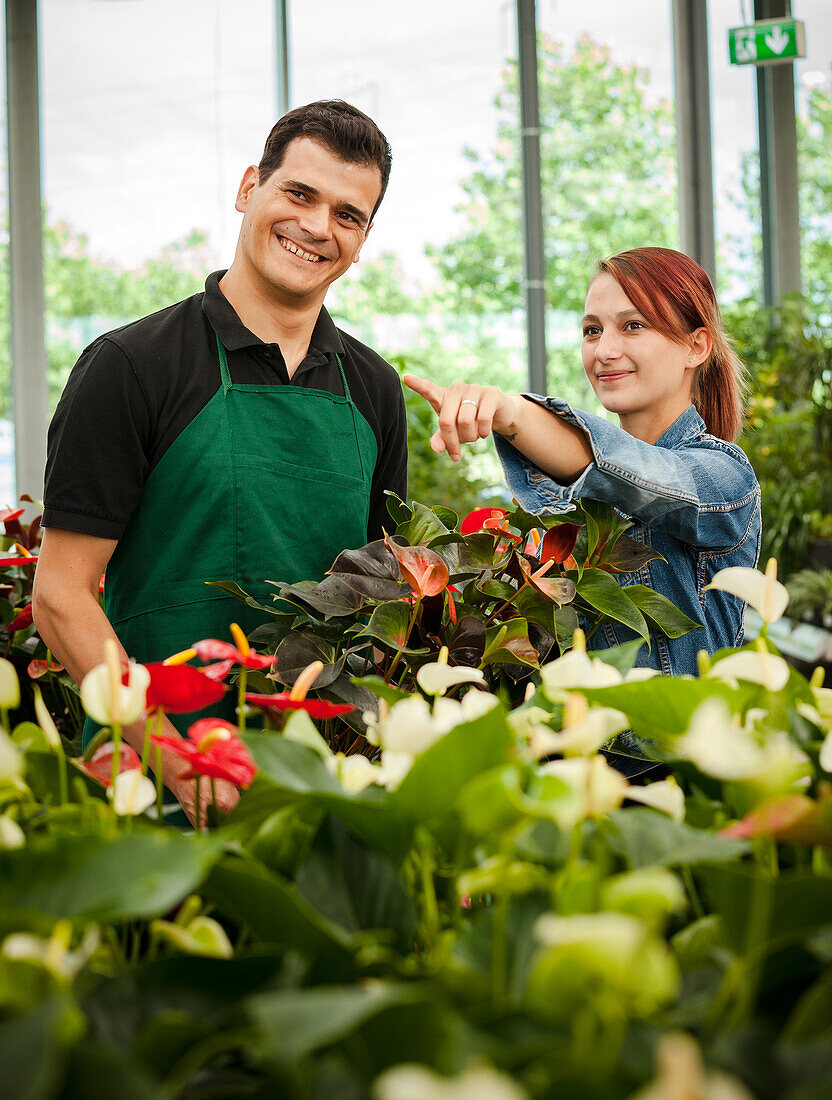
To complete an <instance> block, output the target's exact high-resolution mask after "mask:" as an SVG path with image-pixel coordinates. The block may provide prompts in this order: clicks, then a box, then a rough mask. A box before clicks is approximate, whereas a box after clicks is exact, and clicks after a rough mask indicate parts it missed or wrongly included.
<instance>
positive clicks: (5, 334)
mask: <svg viewBox="0 0 832 1100" xmlns="http://www.w3.org/2000/svg"><path fill="white" fill-rule="evenodd" d="M0 43H2V50H0V87H3V88H5V86H6V11H5V5H4V6H3V8H2V10H0ZM8 148H9V147H8V142H7V140H6V97H5V96H3V102H2V104H0V158H2V162H1V166H2V173H3V174H2V177H0V178H2V181H3V184H2V187H0V225H2V236H0V246H1V247H2V250H3V262H2V264H0V506H5V505H11V504H12V503H14V488H15V486H14V425H13V422H12V415H13V411H12V382H11V364H12V349H11V329H10V326H9V305H10V303H9V260H8V253H9V196H8V191H7V187H8V179H9V175H8V168H7V164H6V157H7V156H8Z"/></svg>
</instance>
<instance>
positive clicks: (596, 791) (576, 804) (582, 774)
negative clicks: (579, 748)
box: [538, 756, 629, 824]
mask: <svg viewBox="0 0 832 1100" xmlns="http://www.w3.org/2000/svg"><path fill="white" fill-rule="evenodd" d="M538 772H539V774H540V775H553V776H555V778H556V779H560V780H561V781H562V782H563V783H566V784H567V786H568V787H569V788H570V789H571V792H572V797H571V799H568V800H564V801H563V803H559V804H558V814H559V816H560V818H561V820H562V823H563V824H569V823H571V824H574V823H576V822H578V821H583V820H584V819H586V818H588V817H596V816H599V815H601V814H608V813H610V812H611V811H612V810H615V809H617V808H618V807H619V806H620V805H621V803H622V801H623V800H624V799H625V798H626V797H627V791H628V788H629V784H628V783H627V780H626V779H625V778H624V776H623V775H622V774H621V773H620V772H618V771H616V770H615V768H611V767H610V765H609V764H608V763H607V762H606V760H605V759H604V757H603V756H594V757H592V759H587V758H586V757H583V756H574V757H571V758H569V759H565V760H551V761H549V763H548V764H543V765H542V766H541V767H540V768H539V769H538Z"/></svg>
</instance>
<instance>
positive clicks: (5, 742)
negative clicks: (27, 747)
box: [0, 729, 25, 782]
mask: <svg viewBox="0 0 832 1100" xmlns="http://www.w3.org/2000/svg"><path fill="white" fill-rule="evenodd" d="M24 766H25V759H24V756H23V753H22V752H21V751H20V749H19V748H18V746H17V745H16V744H15V743H14V741H12V739H11V737H9V735H8V734H7V733H6V731H5V730H4V729H0V782H2V781H3V780H11V781H14V780H16V779H20V777H21V776H22V775H23V769H24Z"/></svg>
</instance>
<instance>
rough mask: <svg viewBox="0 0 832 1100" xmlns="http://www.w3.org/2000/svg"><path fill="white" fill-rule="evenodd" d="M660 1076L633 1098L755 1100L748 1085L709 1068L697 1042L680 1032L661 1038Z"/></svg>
mask: <svg viewBox="0 0 832 1100" xmlns="http://www.w3.org/2000/svg"><path fill="white" fill-rule="evenodd" d="M656 1061H657V1063H658V1075H657V1076H656V1078H655V1080H654V1081H651V1082H650V1084H648V1085H646V1086H645V1087H644V1088H642V1089H639V1090H638V1092H635V1093H633V1094H632V1096H631V1097H630V1100H687V1098H688V1097H690V1098H691V1100H754V1097H753V1096H752V1094H751V1093H750V1092H749V1091H748V1089H747V1088H746V1087H745V1085H744V1084H743V1083H742V1082H741V1081H739V1080H738V1079H737V1078H736V1077H731V1076H730V1075H729V1074H727V1073H723V1072H722V1071H721V1070H708V1069H706V1068H705V1065H704V1063H703V1061H702V1055H701V1054H700V1053H699V1047H698V1046H697V1045H696V1041H695V1040H694V1039H693V1038H692V1037H691V1036H690V1035H688V1034H687V1032H683V1031H676V1032H672V1033H671V1034H669V1035H665V1036H663V1037H662V1039H660V1040H659V1044H658V1048H657V1051H656Z"/></svg>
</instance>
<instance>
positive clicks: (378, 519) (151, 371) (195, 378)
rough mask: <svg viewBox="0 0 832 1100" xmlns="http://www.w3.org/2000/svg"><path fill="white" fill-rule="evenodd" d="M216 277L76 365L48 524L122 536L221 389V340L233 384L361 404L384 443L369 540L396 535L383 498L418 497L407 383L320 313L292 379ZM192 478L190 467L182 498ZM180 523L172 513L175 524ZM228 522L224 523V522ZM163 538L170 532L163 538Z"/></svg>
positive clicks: (52, 433) (59, 419)
mask: <svg viewBox="0 0 832 1100" xmlns="http://www.w3.org/2000/svg"><path fill="white" fill-rule="evenodd" d="M224 274H225V273H224V272H222V271H219V272H214V273H213V274H212V275H209V276H208V278H207V280H206V282H205V292H204V293H202V294H194V295H193V297H191V298H186V299H185V301H184V302H177V303H176V305H172V306H168V307H167V308H166V309H162V310H160V311H159V312H158V313H153V314H151V315H150V316H149V317H142V318H141V319H140V320H138V321H134V322H132V323H131V324H129V325H125V326H124V327H123V328H119V329H115V330H114V331H113V332H108V333H105V334H104V335H103V336H99V337H98V339H97V340H95V341H93V343H92V344H90V346H89V347H88V348H86V350H85V351H84V352H83V353H82V355H81V357H80V358H79V360H78V362H77V363H76V364H75V366H74V367H73V369H72V372H71V374H70V376H69V379H68V381H67V384H66V388H65V390H64V392H63V395H62V397H61V400H60V402H59V404H58V408H57V409H56V411H55V415H54V417H53V418H52V423H51V425H50V427H49V442H48V455H47V461H46V488H45V493H44V500H45V508H44V513H43V525H44V526H45V527H60V528H62V529H64V530H67V531H80V532H81V533H83V534H87V535H96V536H98V537H99V538H106V539H119V538H121V536H122V534H123V533H124V530H125V528H126V526H127V523H128V521H129V520H130V517H131V516H132V514H133V511H134V510H135V508H136V506H137V504H138V503H139V499H140V497H141V495H142V490H143V488H144V484H145V482H146V481H147V478H148V476H149V475H150V473H151V471H152V470H153V469H154V467H155V466H156V464H157V462H159V460H160V459H161V457H162V456H163V455H164V454H165V452H166V451H167V449H168V447H170V445H171V444H172V443H173V441H174V440H175V439H176V438H177V437H178V436H179V435H180V433H181V432H182V431H183V430H184V429H185V428H186V427H187V426H188V424H190V422H191V421H192V420H193V418H194V417H195V416H196V415H197V414H198V413H199V412H200V410H201V409H202V408H204V406H205V405H206V404H207V403H208V402H209V401H210V400H211V398H212V397H213V396H214V394H215V393H216V392H217V389H218V388H219V385H220V367H219V359H218V356H217V344H216V338H215V333H216V335H218V336H219V338H220V340H221V341H222V343H223V346H224V347H225V349H226V352H227V355H228V368H229V371H230V374H231V380H232V382H237V383H240V384H261V385H262V384H263V383H265V384H268V385H284V386H306V387H308V388H311V389H319V390H326V391H328V392H330V393H335V394H339V395H341V394H343V392H344V387H343V383H342V381H341V375H340V372H339V370H338V361H337V359H336V356H340V358H341V363H342V365H343V368H344V374H345V376H346V379H347V384H348V385H349V388H350V394H351V396H352V399H353V401H354V402H355V405H356V407H357V409H358V411H359V412H360V413H361V415H362V416H364V417H365V419H366V420H367V422H368V424H369V425H370V427H371V428H372V429H373V432H374V434H375V437H376V443H377V445H378V457H377V459H376V467H375V472H374V474H373V483H372V490H371V497H370V518H369V523H368V532H367V537H368V539H376V538H380V537H381V529H382V526H384V527H386V528H387V529H388V530H389V528H390V524H391V521H390V517H389V514H388V512H387V507H386V502H385V497H384V491H385V489H391V490H392V491H393V492H395V493H397V494H398V495H399V496H401V497H404V496H405V493H406V491H407V421H406V417H405V405H404V398H403V396H402V387H401V382H400V381H399V376H398V374H397V372H396V371H395V370H394V368H393V367H391V366H390V364H389V363H386V362H385V361H384V359H382V358H381V356H380V355H377V354H376V353H375V352H374V351H372V350H371V349H370V348H368V347H365V345H364V344H362V343H360V342H359V341H358V340H355V339H354V338H353V337H352V336H349V335H348V334H347V333H345V332H342V331H341V330H340V329H337V328H336V327H335V324H334V323H333V321H332V318H331V317H330V316H329V314H328V313H327V311H326V310H325V309H323V308H322V309H321V312H320V314H319V316H318V320H317V322H316V324H315V329H314V331H313V333H312V338H311V340H310V343H309V351H308V353H307V356H306V358H305V359H304V360H303V362H302V363H301V364H300V366H299V367H298V368H297V370H296V371H295V373H294V374H293V375H292V377H291V379H290V378H289V374H288V372H287V370H286V364H285V362H284V359H283V355H282V353H281V351H280V348H279V347H278V345H277V344H264V343H263V341H262V340H260V339H259V338H258V337H257V336H255V335H254V334H253V333H251V332H249V330H248V329H247V328H246V327H245V326H244V325H243V323H242V321H241V320H240V318H239V317H238V316H237V314H236V313H235V311H234V309H233V308H232V306H231V304H230V303H229V301H228V300H227V299H226V297H225V296H224V294H223V293H222V291H221V290H220V288H219V280H220V279H221V278H222V276H223V275H224ZM189 476H193V477H199V471H198V470H194V471H191V472H189V471H187V470H183V471H182V491H183V493H186V492H187V491H188V490H187V479H188V477H189ZM174 520H175V517H173V516H172V517H171V521H172V522H173V521H174ZM217 522H218V523H219V522H222V521H221V519H220V518H219V517H218V520H217ZM159 536H160V538H164V531H160V532H159Z"/></svg>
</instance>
